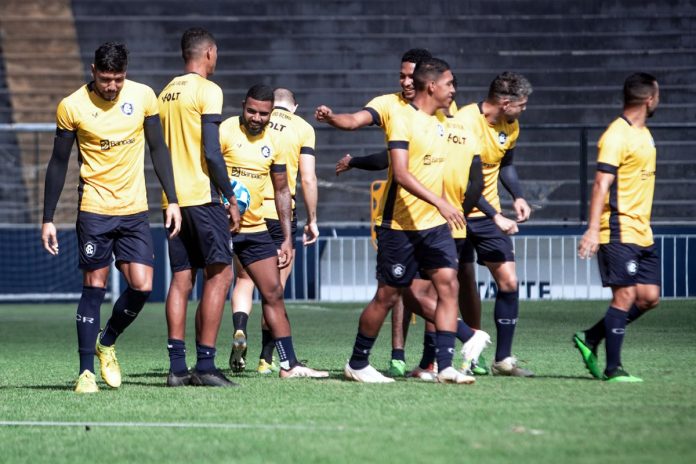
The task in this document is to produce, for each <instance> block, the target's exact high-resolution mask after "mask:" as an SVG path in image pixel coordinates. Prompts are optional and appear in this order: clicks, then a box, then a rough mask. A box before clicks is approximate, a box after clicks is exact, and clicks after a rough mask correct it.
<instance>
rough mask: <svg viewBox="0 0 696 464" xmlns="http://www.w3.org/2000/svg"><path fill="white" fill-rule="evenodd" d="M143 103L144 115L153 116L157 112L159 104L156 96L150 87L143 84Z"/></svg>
mask: <svg viewBox="0 0 696 464" xmlns="http://www.w3.org/2000/svg"><path fill="white" fill-rule="evenodd" d="M143 105H144V107H145V117H146V118H147V117H148V116H155V115H156V114H159V104H158V102H157V96H156V95H155V92H153V90H152V89H151V88H150V87H147V86H145V95H144V97H143Z"/></svg>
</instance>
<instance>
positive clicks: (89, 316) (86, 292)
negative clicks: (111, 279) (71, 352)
mask: <svg viewBox="0 0 696 464" xmlns="http://www.w3.org/2000/svg"><path fill="white" fill-rule="evenodd" d="M104 295H106V289H105V288H101V287H87V286H84V287H82V296H81V297H80V302H79V303H78V305H77V315H76V317H75V320H76V322H77V347H78V349H77V351H78V353H79V354H80V374H82V372H84V371H85V370H88V371H90V372H92V373H94V355H95V354H96V353H95V350H94V346H95V345H96V344H97V335H99V310H100V309H101V304H102V301H104Z"/></svg>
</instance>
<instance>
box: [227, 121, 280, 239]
mask: <svg viewBox="0 0 696 464" xmlns="http://www.w3.org/2000/svg"><path fill="white" fill-rule="evenodd" d="M220 149H221V150H222V156H223V157H224V158H225V164H227V169H228V172H229V175H230V179H236V180H239V181H241V182H242V183H243V184H244V185H245V186H246V188H247V189H248V190H249V194H250V196H251V201H250V203H249V207H248V208H247V211H246V212H245V213H244V215H243V216H242V227H241V229H240V233H250V232H261V231H264V230H267V227H266V221H264V207H263V192H264V191H265V189H266V186H267V184H271V186H270V188H271V189H273V185H272V181H271V179H270V174H271V172H284V171H286V166H285V153H284V151H283V150H282V149H281V147H279V146H278V143H277V140H276V139H275V138H274V137H273V136H272V135H271V133H270V129H269V128H268V127H266V129H265V130H264V131H263V132H261V133H260V134H259V135H250V134H248V133H247V131H246V129H245V128H244V126H243V125H242V122H241V117H239V116H233V117H231V118H228V119H226V120H225V121H223V123H222V124H221V125H220Z"/></svg>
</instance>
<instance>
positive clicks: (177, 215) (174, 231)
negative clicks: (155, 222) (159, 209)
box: [164, 203, 181, 238]
mask: <svg viewBox="0 0 696 464" xmlns="http://www.w3.org/2000/svg"><path fill="white" fill-rule="evenodd" d="M164 217H165V219H164V227H165V228H166V229H167V230H168V231H169V235H168V237H169V238H174V237H176V236H177V235H179V231H180V230H181V210H180V209H179V205H178V204H176V203H169V204H168V205H167V209H166V211H165V212H164Z"/></svg>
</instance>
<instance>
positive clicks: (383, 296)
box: [373, 292, 399, 310]
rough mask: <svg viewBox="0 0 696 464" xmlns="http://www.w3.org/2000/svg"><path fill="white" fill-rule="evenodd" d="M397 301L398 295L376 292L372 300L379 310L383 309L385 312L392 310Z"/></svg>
mask: <svg viewBox="0 0 696 464" xmlns="http://www.w3.org/2000/svg"><path fill="white" fill-rule="evenodd" d="M398 300H399V294H398V293H393V294H392V293H387V292H377V294H376V295H375V297H374V298H373V301H374V302H375V304H377V305H378V306H380V307H381V308H384V309H385V310H388V309H390V308H392V307H393V306H394V305H396V303H397V301H398Z"/></svg>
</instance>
